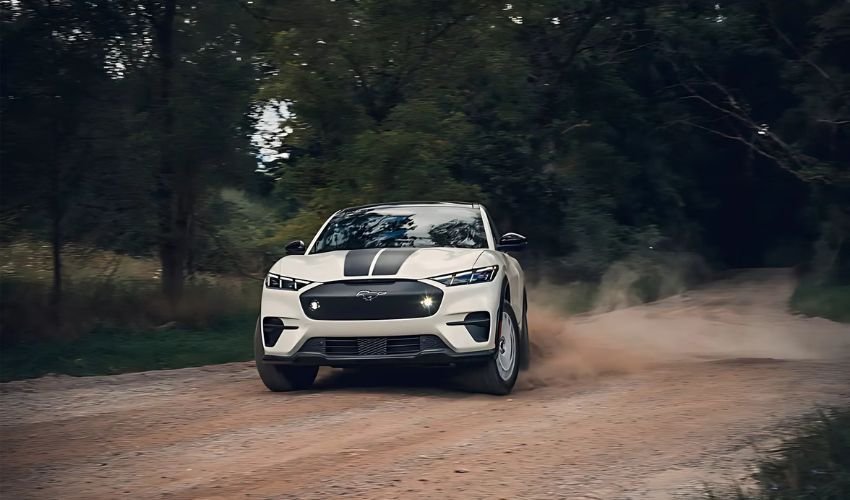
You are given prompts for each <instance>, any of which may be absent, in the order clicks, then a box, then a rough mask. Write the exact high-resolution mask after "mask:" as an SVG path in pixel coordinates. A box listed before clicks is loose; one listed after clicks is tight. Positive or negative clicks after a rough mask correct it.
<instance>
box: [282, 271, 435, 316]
mask: <svg viewBox="0 0 850 500" xmlns="http://www.w3.org/2000/svg"><path fill="white" fill-rule="evenodd" d="M442 299H443V291H442V290H440V289H439V288H437V287H435V286H431V285H429V284H427V283H423V282H421V281H415V280H352V281H337V282H332V283H324V284H322V285H319V286H316V287H314V288H311V289H310V290H307V291H306V292H304V293H302V294H301V296H300V297H299V300H300V301H301V307H302V308H303V309H304V314H306V315H307V317H308V318H310V319H317V320H325V321H333V320H337V321H346V320H347V321H353V320H381V319H403V318H424V317H427V316H431V315H433V314H434V313H436V312H437V310H438V309H439V308H440V302H441V301H442Z"/></svg>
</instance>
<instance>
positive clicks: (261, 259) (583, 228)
mask: <svg viewBox="0 0 850 500" xmlns="http://www.w3.org/2000/svg"><path fill="white" fill-rule="evenodd" d="M0 6H2V42H1V43H2V45H0V64H2V66H0V71H1V72H2V74H0V90H2V109H0V112H2V116H0V118H2V131H1V132H2V144H1V145H0V148H1V149H0V154H2V158H1V159H2V171H0V189H2V191H1V192H0V195H2V197H1V198H2V199H0V209H2V210H1V211H0V232H2V245H3V249H4V254H5V255H6V258H5V259H4V263H3V270H2V271H3V283H2V287H3V297H2V299H3V333H2V336H3V338H4V339H5V340H9V339H13V340H14V339H18V338H21V337H24V336H28V335H30V334H31V333H32V332H41V333H43V334H55V333H56V332H65V333H68V332H71V333H73V334H79V333H81V332H86V331H89V330H91V329H92V328H96V327H98V326H99V325H100V326H102V325H104V324H108V325H113V326H115V325H119V326H127V325H136V326H139V325H141V326H144V325H148V326H151V325H157V324H161V323H165V322H174V321H177V322H178V323H179V324H187V325H188V324H192V325H200V326H204V325H206V323H205V322H206V321H208V319H209V318H210V317H212V316H215V315H216V314H224V313H226V312H230V311H234V310H241V309H240V308H243V306H244V305H245V304H254V305H253V306H250V307H253V308H256V304H255V303H254V300H255V298H256V296H255V295H250V294H248V295H249V298H247V299H244V300H243V298H240V297H242V296H243V295H244V294H243V293H242V292H243V291H245V290H255V289H256V288H258V286H259V285H258V282H255V281H250V282H248V284H244V280H242V279H241V277H253V278H260V277H262V276H263V273H264V272H265V270H266V268H267V266H268V265H269V264H270V263H271V262H272V261H273V260H274V259H276V258H278V257H279V256H281V255H282V253H283V252H282V249H283V245H284V244H285V243H286V242H287V241H288V240H290V239H295V238H301V239H305V240H306V239H309V238H310V237H312V235H313V233H314V231H315V230H316V228H317V226H318V225H319V224H320V223H321V221H323V220H324V218H326V217H327V216H328V215H329V214H330V213H332V212H333V211H335V210H336V209H337V208H339V207H341V206H347V205H353V204H359V203H367V202H375V201H385V200H422V199H448V200H478V201H481V202H483V203H485V204H487V205H488V206H489V208H490V209H491V211H492V212H493V213H494V215H495V216H496V218H497V224H498V227H499V228H501V230H502V231H507V230H512V231H517V232H520V233H523V234H525V235H527V236H528V237H529V240H530V241H531V246H530V247H529V251H528V252H527V253H526V254H525V255H524V256H523V260H524V261H525V264H526V266H527V268H528V270H529V273H530V275H531V276H532V277H534V278H535V279H545V280H546V281H549V282H554V283H587V284H591V285H588V286H590V287H591V288H584V289H581V290H592V289H593V288H592V286H593V285H592V284H598V283H600V282H602V281H604V278H605V276H606V274H607V273H610V270H611V269H612V266H614V265H617V264H618V263H623V262H632V263H635V265H634V266H632V267H631V269H633V270H635V273H636V274H635V277H634V279H633V280H632V282H633V283H641V280H643V284H644V288H646V286H649V288H651V290H649V291H648V292H646V293H645V294H644V298H652V297H653V296H655V295H658V294H659V293H663V290H662V288H663V287H661V286H660V285H657V284H656V285H653V284H652V283H653V282H652V279H649V281H647V278H646V273H647V272H648V271H645V270H646V269H651V270H652V271H651V273H654V275H655V276H656V277H659V276H660V277H664V276H667V275H669V274H670V273H672V272H673V271H672V268H673V267H677V268H680V267H685V268H687V269H686V273H691V274H699V272H697V271H695V270H694V271H693V272H691V271H689V270H688V269H691V268H698V267H699V268H700V269H705V268H707V269H724V268H735V267H753V266H798V268H799V269H801V270H803V271H804V272H805V273H806V275H807V276H808V278H807V280H809V281H808V282H809V283H816V284H817V285H818V286H820V285H823V286H842V285H847V284H850V243H848V237H850V56H848V54H850V4H848V2H846V1H843V0H799V1H793V2H791V1H782V0H740V1H729V2H727V1H721V2H707V1H688V0H656V1H650V0H643V1H641V0H637V1H628V2H627V1H618V0H529V1H515V2H511V3H506V2H492V1H482V0H451V1H449V0H393V1H389V0H336V1H334V0H286V1H284V0H280V1H270V0H254V1H249V0H205V1H200V0H195V1H192V0H18V1H11V0H2V1H0ZM681 256H689V257H688V258H687V259H683V258H682V257H681ZM698 263H699V264H698ZM679 271H680V269H679V270H677V272H679ZM228 280H229V281H228ZM632 282H630V283H632ZM647 283H649V285H647ZM653 287H654V288H653ZM644 291H645V290H644ZM245 293H248V292H245ZM588 293H592V292H590V291H589V292H588ZM234 304H235V305H234ZM244 307H249V306H244ZM166 324H171V323H166ZM45 332H47V333H45ZM71 333H68V334H71Z"/></svg>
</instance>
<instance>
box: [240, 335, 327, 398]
mask: <svg viewBox="0 0 850 500" xmlns="http://www.w3.org/2000/svg"><path fill="white" fill-rule="evenodd" d="M264 354H265V350H264V349H263V335H262V333H261V332H260V322H259V321H257V327H256V328H255V329H254V361H255V362H256V363H257V373H259V374H260V380H262V381H263V384H265V385H266V387H268V389H269V390H270V391H272V392H287V391H300V390H304V389H309V388H310V387H312V386H313V381H315V380H316V374H317V373H319V367H318V366H288V365H277V364H272V363H266V362H264V361H263V355H264Z"/></svg>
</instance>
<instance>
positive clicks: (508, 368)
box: [465, 301, 522, 396]
mask: <svg viewBox="0 0 850 500" xmlns="http://www.w3.org/2000/svg"><path fill="white" fill-rule="evenodd" d="M521 349H522V343H521V340H520V332H519V326H518V324H517V320H516V315H515V314H514V310H513V308H512V307H511V305H510V304H509V303H508V302H507V301H504V302H503V303H502V308H501V310H500V311H499V323H498V325H497V328H496V353H495V356H493V358H491V359H489V360H487V361H486V362H484V363H482V364H480V365H476V366H475V367H473V368H471V369H470V371H469V373H468V374H467V376H466V377H465V381H466V383H467V385H468V386H469V388H470V389H472V390H474V391H475V392H483V393H486V394H495V395H500V396H502V395H505V394H510V392H511V390H512V389H513V387H514V384H515V383H516V379H517V375H518V373H519V360H520V356H521V353H520V351H521Z"/></svg>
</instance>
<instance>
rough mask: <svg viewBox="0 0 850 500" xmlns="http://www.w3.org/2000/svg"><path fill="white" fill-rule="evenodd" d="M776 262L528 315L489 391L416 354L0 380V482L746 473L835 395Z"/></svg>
mask: <svg viewBox="0 0 850 500" xmlns="http://www.w3.org/2000/svg"><path fill="white" fill-rule="evenodd" d="M792 286H793V282H792V279H791V276H790V274H789V273H787V272H785V271H775V270H774V271H753V272H746V273H739V274H737V275H735V276H732V277H730V278H729V279H727V280H723V281H718V282H715V283H713V284H711V285H709V286H706V287H704V288H701V289H699V290H694V291H691V292H689V293H687V294H684V295H681V296H677V297H673V298H670V299H667V300H664V301H661V302H659V303H656V304H652V305H648V306H642V307H635V308H630V309H625V310H620V311H616V312H613V313H608V314H603V315H596V316H584V317H577V318H573V319H571V320H564V319H563V318H559V317H558V316H557V315H555V314H552V313H547V312H546V311H535V313H534V315H533V316H532V335H533V336H534V339H535V341H534V342H535V345H534V348H535V366H534V368H533V369H532V371H531V372H528V373H524V374H522V375H521V381H520V383H519V386H518V390H517V391H516V392H515V393H514V394H513V395H512V396H510V397H507V398H498V397H491V396H484V395H472V394H465V393H462V392H458V391H456V390H453V388H452V385H451V383H450V382H444V381H442V379H439V378H438V377H436V374H435V376H434V377H431V376H430V372H426V373H422V372H412V373H408V372H401V373H398V372H390V373H387V372H378V373H366V374H358V373H354V374H351V373H344V374H341V375H340V374H337V373H332V374H325V376H324V379H323V381H322V383H321V387H320V389H319V390H316V391H310V392H303V393H293V394H272V393H270V392H267V391H266V390H265V389H264V388H263V387H262V385H261V384H260V382H259V380H258V379H257V378H256V376H255V373H254V371H253V366H252V364H250V363H236V364H229V365H220V366H213V367H203V368H190V369H183V370H171V371H160V372H147V373H136V374H126V375H119V376H112V377H89V378H71V377H46V378H42V379H37V380H31V381H21V382H13V383H8V384H0V405H2V409H3V410H2V414H0V452H1V453H2V468H0V495H2V497H3V498H118V497H132V498H222V499H225V498H226V499H230V498H328V497H332V496H342V495H345V496H347V497H353V498H435V497H442V498H464V499H466V498H576V499H580V498H588V499H609V498H610V499H618V498H678V497H682V498H688V497H693V495H694V494H699V492H700V491H701V489H702V488H704V485H705V484H706V483H712V484H726V483H730V482H732V481H740V482H743V483H744V484H746V482H747V477H748V475H749V474H750V473H751V472H752V470H753V464H754V459H755V458H756V457H757V456H758V455H759V454H761V453H764V452H765V451H766V450H769V449H770V447H771V446H774V445H775V444H776V443H777V442H778V440H779V439H780V438H781V436H782V433H783V432H784V431H785V430H786V429H788V428H789V427H790V426H791V425H792V424H793V423H794V421H795V419H797V418H798V417H799V416H800V415H803V414H805V413H806V412H809V411H811V410H812V409H813V408H815V407H817V406H830V405H837V404H847V403H848V402H850V328H848V327H847V326H846V325H838V324H835V323H831V322H829V321H825V320H822V319H814V318H801V317H795V316H792V315H789V314H787V313H786V312H785V304H786V300H787V298H788V295H789V294H790V293H791V289H792Z"/></svg>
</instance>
